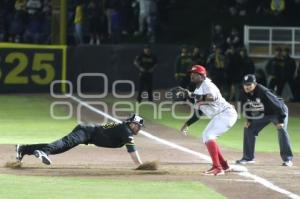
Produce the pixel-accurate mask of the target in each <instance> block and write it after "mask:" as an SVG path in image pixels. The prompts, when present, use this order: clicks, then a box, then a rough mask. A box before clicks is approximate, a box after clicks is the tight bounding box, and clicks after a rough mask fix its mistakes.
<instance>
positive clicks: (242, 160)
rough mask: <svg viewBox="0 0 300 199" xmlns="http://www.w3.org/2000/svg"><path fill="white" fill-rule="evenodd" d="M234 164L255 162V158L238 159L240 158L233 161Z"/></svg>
mask: <svg viewBox="0 0 300 199" xmlns="http://www.w3.org/2000/svg"><path fill="white" fill-rule="evenodd" d="M235 163H236V164H254V163H255V160H254V159H252V160H246V159H243V158H242V159H240V160H237V161H235Z"/></svg>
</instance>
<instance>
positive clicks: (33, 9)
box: [26, 0, 42, 16]
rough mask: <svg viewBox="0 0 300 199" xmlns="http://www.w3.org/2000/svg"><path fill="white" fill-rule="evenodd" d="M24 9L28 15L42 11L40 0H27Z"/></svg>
mask: <svg viewBox="0 0 300 199" xmlns="http://www.w3.org/2000/svg"><path fill="white" fill-rule="evenodd" d="M26 10H27V12H28V14H29V16H33V15H35V14H40V12H41V11H42V2H41V1H40V0H28V1H27V3H26Z"/></svg>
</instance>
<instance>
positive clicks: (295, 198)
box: [67, 95, 300, 199]
mask: <svg viewBox="0 0 300 199" xmlns="http://www.w3.org/2000/svg"><path fill="white" fill-rule="evenodd" d="M67 96H68V97H70V98H71V99H72V100H74V101H76V102H77V103H79V104H81V105H82V106H85V107H86V108H88V109H90V110H91V111H94V112H95V113H98V114H100V115H102V116H104V117H106V118H108V119H110V120H112V121H114V122H118V123H120V122H122V121H121V120H118V119H116V118H114V117H112V116H111V115H109V114H107V113H104V112H102V111H101V110H99V109H96V108H95V107H93V106H91V105H89V104H88V103H86V102H84V101H81V100H80V99H78V98H77V97H75V96H72V95H67ZM140 134H142V135H144V136H145V137H148V138H150V139H152V140H155V141H157V142H159V143H162V144H164V145H167V146H169V147H172V148H175V149H177V150H180V151H183V152H186V153H189V154H192V155H194V156H197V157H199V158H201V159H203V160H206V161H208V162H211V160H210V157H209V156H207V155H205V154H202V153H199V152H196V151H193V150H191V149H188V148H185V147H182V146H180V145H178V144H175V143H172V142H169V141H167V140H164V139H161V138H159V137H156V136H154V135H152V134H150V133H148V132H146V131H143V130H141V131H140ZM239 175H240V176H244V177H247V178H250V179H252V180H254V181H255V182H257V183H259V184H261V185H263V186H265V187H267V188H269V189H271V190H273V191H276V192H279V193H282V194H284V195H286V196H288V197H289V198H292V199H300V196H299V195H297V194H294V193H292V192H290V191H287V190H285V189H283V188H280V187H278V186H276V185H274V184H273V183H272V182H270V181H268V180H267V179H264V178H262V177H259V176H257V175H254V174H251V173H250V172H240V173H239Z"/></svg>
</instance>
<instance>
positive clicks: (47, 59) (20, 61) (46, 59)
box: [2, 52, 55, 85]
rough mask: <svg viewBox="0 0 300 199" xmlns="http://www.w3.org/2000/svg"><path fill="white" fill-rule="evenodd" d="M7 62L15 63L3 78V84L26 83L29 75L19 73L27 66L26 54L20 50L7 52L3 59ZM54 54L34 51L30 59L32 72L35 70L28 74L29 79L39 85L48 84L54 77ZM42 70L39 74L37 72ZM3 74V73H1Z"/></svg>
mask: <svg viewBox="0 0 300 199" xmlns="http://www.w3.org/2000/svg"><path fill="white" fill-rule="evenodd" d="M4 62H5V63H7V64H14V63H15V62H17V64H16V65H15V66H14V68H13V69H12V70H10V71H9V72H8V74H7V75H6V76H5V78H4V84H28V83H29V75H28V76H27V75H22V74H21V73H22V72H23V71H24V70H25V69H26V68H27V67H28V56H27V55H26V54H25V53H21V52H11V53H9V54H8V55H7V56H6V58H5V60H4ZM53 62H54V54H53V53H35V54H34V55H33V61H32V68H31V69H32V72H37V73H36V74H32V75H31V76H30V78H31V80H32V81H33V82H34V83H36V84H40V85H45V84H49V83H50V82H51V81H52V80H53V79H54V77H55V69H54V67H53ZM42 71H43V72H44V74H45V75H41V74H40V73H38V72H42ZM2 75H3V74H2Z"/></svg>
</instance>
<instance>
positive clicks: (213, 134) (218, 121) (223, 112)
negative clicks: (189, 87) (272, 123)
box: [181, 65, 237, 176]
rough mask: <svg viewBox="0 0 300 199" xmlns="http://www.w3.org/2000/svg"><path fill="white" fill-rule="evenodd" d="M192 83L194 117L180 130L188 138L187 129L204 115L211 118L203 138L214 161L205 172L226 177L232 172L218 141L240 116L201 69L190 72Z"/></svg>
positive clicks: (197, 67)
mask: <svg viewBox="0 0 300 199" xmlns="http://www.w3.org/2000/svg"><path fill="white" fill-rule="evenodd" d="M190 73H191V74H190V76H191V81H192V82H193V83H195V84H196V89H195V91H194V92H193V93H191V92H189V91H186V92H188V95H189V97H190V98H194V101H195V104H194V106H195V112H194V115H193V116H192V117H191V118H190V119H189V120H188V121H187V122H185V124H184V125H183V126H182V128H181V132H182V133H183V134H185V135H186V133H187V129H188V126H190V125H191V124H193V123H194V122H196V121H197V120H198V119H199V116H200V115H202V114H205V115H206V116H208V117H209V118H211V120H210V122H209V123H208V125H207V127H206V128H205V129H204V131H203V134H202V137H203V142H204V144H205V145H206V147H207V150H208V152H209V155H210V157H211V160H212V167H211V168H210V169H209V170H207V171H205V172H204V174H205V175H215V176H217V175H224V173H225V171H227V170H229V169H230V168H229V165H228V163H227V161H226V160H225V158H224V157H223V155H222V153H221V150H220V148H219V146H218V144H217V142H216V139H217V137H219V136H220V135H222V134H223V133H225V132H226V131H228V130H229V129H230V128H231V127H232V126H233V125H234V123H235V122H236V120H237V112H236V110H235V109H234V107H233V106H232V105H231V104H229V103H228V102H227V101H226V100H225V99H224V98H223V97H222V95H221V93H220V90H219V89H218V88H217V86H216V85H215V84H214V83H213V82H212V81H211V80H210V79H209V78H208V77H207V76H206V74H207V73H206V69H205V67H203V66H201V65H194V66H193V67H192V69H191V71H190Z"/></svg>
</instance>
